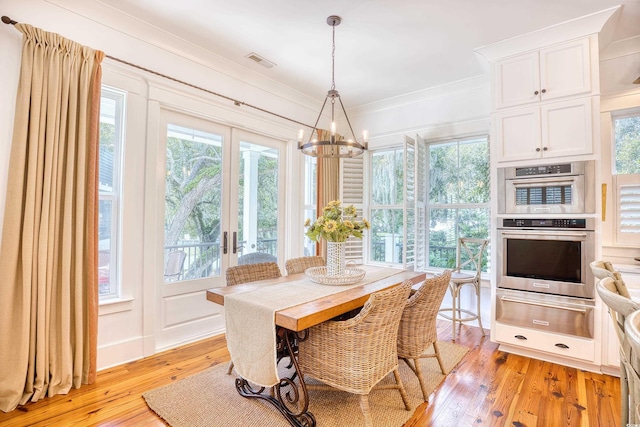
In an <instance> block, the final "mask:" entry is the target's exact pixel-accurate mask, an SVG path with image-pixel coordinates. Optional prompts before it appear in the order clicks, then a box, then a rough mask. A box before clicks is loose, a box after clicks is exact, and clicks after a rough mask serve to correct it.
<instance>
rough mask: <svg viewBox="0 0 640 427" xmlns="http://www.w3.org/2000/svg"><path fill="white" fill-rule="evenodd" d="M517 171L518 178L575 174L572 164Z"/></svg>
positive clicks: (519, 169) (535, 167)
mask: <svg viewBox="0 0 640 427" xmlns="http://www.w3.org/2000/svg"><path fill="white" fill-rule="evenodd" d="M515 169H516V176H540V175H559V174H566V173H571V172H573V168H572V167H571V163H563V164H560V165H545V166H530V167H525V168H515Z"/></svg>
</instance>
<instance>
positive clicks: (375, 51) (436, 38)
mask: <svg viewBox="0 0 640 427" xmlns="http://www.w3.org/2000/svg"><path fill="white" fill-rule="evenodd" d="M101 1H102V3H104V4H106V5H108V6H110V7H112V8H114V9H118V10H120V11H122V12H124V13H127V14H129V15H131V16H133V17H136V18H137V19H140V20H142V21H145V22H147V23H149V24H151V25H153V26H156V27H158V28H161V29H162V30H164V31H166V32H169V33H172V34H174V35H176V36H178V37H180V38H182V39H185V40H187V41H189V42H192V43H194V44H196V45H198V46H201V47H204V48H206V49H208V50H210V51H212V52H214V53H216V54H219V55H222V56H224V57H226V58H228V59H230V60H232V61H234V62H237V63H239V64H241V65H244V66H246V67H248V68H250V69H252V70H255V71H257V72H259V73H261V74H264V75H265V76H267V77H268V78H271V79H273V80H275V81H279V82H281V83H283V84H285V85H287V86H289V87H292V88H294V89H296V90H298V91H300V92H302V93H305V94H307V95H309V96H311V97H312V98H316V99H322V98H324V96H325V95H326V92H327V90H328V89H329V87H330V85H331V27H330V26H329V25H327V23H326V19H327V17H328V16H330V15H339V16H341V17H342V24H341V25H339V26H338V27H336V71H335V80H336V89H337V90H338V91H339V92H340V94H341V96H342V99H343V102H344V103H345V106H346V107H347V108H351V107H355V106H359V105H363V104H366V103H370V102H374V101H378V100H381V99H386V98H391V97H394V96H397V95H403V94H407V93H411V92H415V91H418V90H422V89H427V88H430V87H434V86H438V85H442V84H446V83H449V82H453V81H458V80H463V79H467V78H470V77H473V76H477V75H480V74H483V73H484V72H485V65H484V63H483V60H482V59H480V58H478V57H477V56H476V54H474V52H473V49H474V48H477V47H480V46H484V45H488V44H492V43H495V42H498V41H501V40H504V39H508V38H511V37H515V36H518V35H522V34H525V33H528V32H531V31H535V30H538V29H541V28H545V27H548V26H551V25H555V24H558V23H561V22H564V21H568V20H571V19H574V18H578V17H581V16H584V15H588V14H590V13H594V12H598V11H601V10H604V9H607V8H610V7H612V6H616V5H619V4H623V5H624V7H623V11H622V14H621V16H620V20H619V23H618V25H617V26H616V27H615V28H616V29H615V32H614V36H613V38H614V40H621V39H625V38H629V37H634V36H638V35H640V0H622V1H621V0H316V1H312V0H268V1H267V0H232V1H229V0H178V1H176V0H101ZM251 52H255V53H257V54H258V55H260V56H262V57H264V58H265V59H267V60H269V61H271V62H274V63H275V64H276V66H275V67H273V68H270V69H268V68H265V67H263V66H261V65H258V64H256V63H254V62H252V61H251V60H249V59H247V58H246V57H245V56H246V55H248V54H249V53H251ZM639 71H640V70H639Z"/></svg>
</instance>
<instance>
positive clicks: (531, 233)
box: [500, 230, 587, 239]
mask: <svg viewBox="0 0 640 427" xmlns="http://www.w3.org/2000/svg"><path fill="white" fill-rule="evenodd" d="M500 234H501V235H503V236H525V237H527V236H558V237H580V238H582V239H586V238H587V233H565V232H558V231H557V230H552V231H551V233H550V232H549V231H547V232H542V231H534V230H531V231H529V230H527V231H526V232H522V231H506V230H502V231H500Z"/></svg>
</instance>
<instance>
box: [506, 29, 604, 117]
mask: <svg viewBox="0 0 640 427" xmlns="http://www.w3.org/2000/svg"><path fill="white" fill-rule="evenodd" d="M494 71H495V72H494V85H495V88H496V89H495V96H496V108H497V109H500V108H505V107H514V106H518V105H526V104H532V103H536V102H539V101H548V100H555V99H557V98H562V97H569V96H586V95H589V94H590V92H591V91H592V87H591V58H590V50H589V39H588V38H586V39H580V40H573V41H570V42H567V43H562V44H558V45H555V46H551V47H548V48H545V49H542V50H537V51H533V52H529V53H525V54H522V55H517V56H512V57H510V58H506V59H503V60H501V61H497V62H496V64H495V69H494Z"/></svg>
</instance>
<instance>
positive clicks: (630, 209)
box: [613, 174, 640, 246]
mask: <svg viewBox="0 0 640 427" xmlns="http://www.w3.org/2000/svg"><path fill="white" fill-rule="evenodd" d="M613 179H614V185H615V190H616V215H615V220H616V222H617V224H616V243H619V244H623V245H636V246H637V245H638V244H640V174H625V175H614V177H613Z"/></svg>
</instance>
